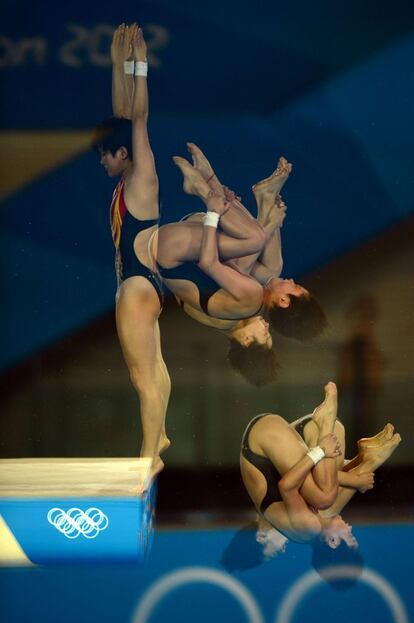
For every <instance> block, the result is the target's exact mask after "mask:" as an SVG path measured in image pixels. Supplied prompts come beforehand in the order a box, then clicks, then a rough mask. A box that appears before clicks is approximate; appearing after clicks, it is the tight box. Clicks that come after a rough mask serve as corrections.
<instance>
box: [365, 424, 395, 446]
mask: <svg viewBox="0 0 414 623" xmlns="http://www.w3.org/2000/svg"><path fill="white" fill-rule="evenodd" d="M393 433H394V426H393V425H392V424H389V423H388V424H386V425H385V426H384V428H383V429H382V430H381V431H380V432H379V433H377V434H376V435H374V436H373V437H363V438H362V439H359V441H358V450H359V451H360V452H362V451H363V449H364V448H371V447H375V446H379V445H381V444H382V443H383V442H384V441H389V440H390V439H392V436H393Z"/></svg>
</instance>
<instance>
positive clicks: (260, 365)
mask: <svg viewBox="0 0 414 623" xmlns="http://www.w3.org/2000/svg"><path fill="white" fill-rule="evenodd" d="M227 359H228V360H229V363H230V365H231V366H232V368H234V369H235V370H237V372H240V374H241V375H242V376H244V378H245V379H246V381H248V382H249V383H251V384H252V385H256V387H261V386H262V385H267V384H268V383H271V382H272V381H274V380H275V379H276V371H277V368H278V364H277V361H276V355H275V353H274V351H273V350H272V349H271V348H267V347H266V346H262V345H261V344H256V343H255V342H254V343H253V344H250V346H242V345H241V344H240V342H238V341H237V340H235V339H233V338H231V339H230V347H229V351H228V353H227Z"/></svg>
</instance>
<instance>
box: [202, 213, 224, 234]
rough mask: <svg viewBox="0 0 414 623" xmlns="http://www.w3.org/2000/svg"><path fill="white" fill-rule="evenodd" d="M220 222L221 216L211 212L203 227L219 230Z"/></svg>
mask: <svg viewBox="0 0 414 623" xmlns="http://www.w3.org/2000/svg"><path fill="white" fill-rule="evenodd" d="M219 220H220V214H218V213H217V212H212V211H211V210H209V211H208V212H206V215H205V217H204V221H203V225H204V226H205V227H206V226H207V227H215V228H216V229H217V225H218V222H219Z"/></svg>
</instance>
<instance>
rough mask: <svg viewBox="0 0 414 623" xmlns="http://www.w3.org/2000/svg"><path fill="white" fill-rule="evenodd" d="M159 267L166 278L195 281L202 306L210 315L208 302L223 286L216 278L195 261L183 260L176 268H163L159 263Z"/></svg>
mask: <svg viewBox="0 0 414 623" xmlns="http://www.w3.org/2000/svg"><path fill="white" fill-rule="evenodd" d="M158 268H159V271H160V275H161V276H162V277H163V278H164V279H184V280H185V281H191V282H192V283H194V285H196V286H197V288H198V294H199V302H200V307H201V309H202V310H203V312H204V313H205V314H207V316H210V314H209V312H208V302H209V300H210V299H211V297H212V296H213V294H215V293H216V292H218V291H219V290H221V286H219V285H218V283H217V282H216V281H214V279H212V278H211V277H209V276H208V275H207V274H206V273H204V272H203V271H202V270H201V268H199V267H198V265H197V264H196V263H195V262H183V263H182V264H180V266H176V267H175V268H163V267H162V266H159V265H158ZM215 317H216V318H217V316H215Z"/></svg>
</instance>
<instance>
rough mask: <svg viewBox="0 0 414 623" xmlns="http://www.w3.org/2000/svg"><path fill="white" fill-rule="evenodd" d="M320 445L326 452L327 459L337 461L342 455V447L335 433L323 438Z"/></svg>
mask: <svg viewBox="0 0 414 623" xmlns="http://www.w3.org/2000/svg"><path fill="white" fill-rule="evenodd" d="M318 445H319V446H320V447H321V448H322V450H324V451H325V457H326V458H328V459H336V458H337V457H338V456H340V455H341V454H342V452H341V446H340V444H339V441H338V439H337V436H336V435H335V434H334V433H329V434H328V435H325V437H322V439H321V440H320V442H319V444H318Z"/></svg>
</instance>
